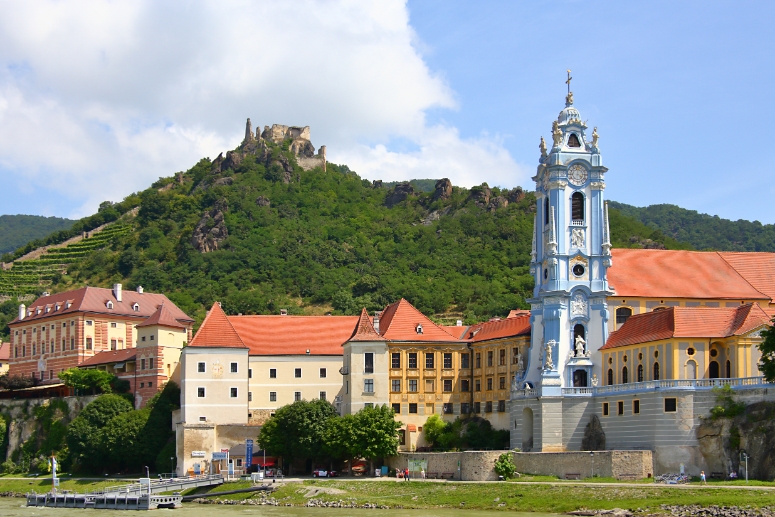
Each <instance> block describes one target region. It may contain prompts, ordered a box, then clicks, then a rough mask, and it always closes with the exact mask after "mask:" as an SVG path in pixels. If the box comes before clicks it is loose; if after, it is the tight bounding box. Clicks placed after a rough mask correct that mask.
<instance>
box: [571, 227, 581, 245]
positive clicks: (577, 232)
mask: <svg viewBox="0 0 775 517" xmlns="http://www.w3.org/2000/svg"><path fill="white" fill-rule="evenodd" d="M570 244H571V246H573V247H574V248H583V247H584V230H583V229H582V228H574V229H573V231H572V232H571V236H570Z"/></svg>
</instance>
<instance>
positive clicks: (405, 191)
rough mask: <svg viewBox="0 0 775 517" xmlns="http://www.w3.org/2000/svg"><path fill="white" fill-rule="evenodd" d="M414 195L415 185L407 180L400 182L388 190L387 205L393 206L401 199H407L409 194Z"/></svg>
mask: <svg viewBox="0 0 775 517" xmlns="http://www.w3.org/2000/svg"><path fill="white" fill-rule="evenodd" d="M413 195H414V187H412V185H411V184H410V183H409V182H408V181H407V182H403V183H399V184H398V185H396V186H395V187H393V189H392V190H391V191H390V192H388V195H387V197H386V198H385V206H386V207H388V208H393V207H394V206H396V205H397V204H398V203H400V202H401V201H405V200H406V199H407V198H408V197H409V196H413Z"/></svg>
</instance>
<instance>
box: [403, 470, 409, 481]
mask: <svg viewBox="0 0 775 517" xmlns="http://www.w3.org/2000/svg"><path fill="white" fill-rule="evenodd" d="M404 481H409V469H408V468H407V469H404Z"/></svg>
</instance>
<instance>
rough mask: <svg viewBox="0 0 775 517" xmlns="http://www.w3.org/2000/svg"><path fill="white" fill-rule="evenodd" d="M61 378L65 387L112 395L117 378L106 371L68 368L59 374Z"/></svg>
mask: <svg viewBox="0 0 775 517" xmlns="http://www.w3.org/2000/svg"><path fill="white" fill-rule="evenodd" d="M59 378H60V379H62V382H63V383H64V384H65V386H67V387H69V388H73V389H75V390H80V391H89V390H91V392H92V394H94V393H96V392H97V390H99V391H100V392H102V393H111V392H112V391H113V389H112V388H111V384H112V383H113V382H114V381H115V379H116V376H115V375H113V374H112V373H108V372H106V371H104V370H97V369H93V368H92V369H88V370H82V369H80V368H68V369H67V370H65V371H63V372H61V373H60V374H59Z"/></svg>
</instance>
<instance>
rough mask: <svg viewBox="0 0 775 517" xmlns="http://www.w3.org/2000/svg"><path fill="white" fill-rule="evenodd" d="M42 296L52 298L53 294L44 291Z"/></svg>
mask: <svg viewBox="0 0 775 517" xmlns="http://www.w3.org/2000/svg"><path fill="white" fill-rule="evenodd" d="M41 296H51V293H49V292H48V291H43V294H41Z"/></svg>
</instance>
